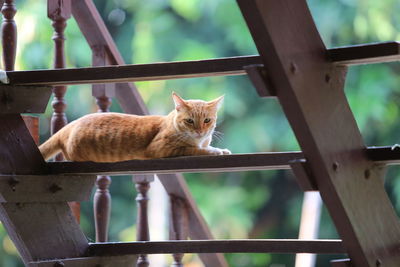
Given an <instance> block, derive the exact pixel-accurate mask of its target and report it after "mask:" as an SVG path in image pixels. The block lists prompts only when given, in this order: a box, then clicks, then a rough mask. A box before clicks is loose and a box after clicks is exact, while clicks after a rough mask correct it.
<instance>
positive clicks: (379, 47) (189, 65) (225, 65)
mask: <svg viewBox="0 0 400 267" xmlns="http://www.w3.org/2000/svg"><path fill="white" fill-rule="evenodd" d="M327 57H329V58H330V60H331V61H333V62H336V63H337V64H340V65H354V64H365V63H381V62H388V61H395V60H400V43H399V42H386V43H376V44H365V45H357V46H347V47H339V48H332V49H328V55H327ZM260 64H263V62H262V60H261V58H260V57H259V56H239V57H229V58H219V59H208V60H198V61H182V62H169V63H153V64H138V65H119V66H106V67H90V68H72V69H53V70H32V71H8V72H7V76H8V78H9V80H10V83H11V84H13V85H68V84H94V83H121V82H136V81H154V80H168V79H180V78H194V77H208V76H221V75H244V74H246V71H245V70H244V68H245V67H246V66H249V65H260Z"/></svg>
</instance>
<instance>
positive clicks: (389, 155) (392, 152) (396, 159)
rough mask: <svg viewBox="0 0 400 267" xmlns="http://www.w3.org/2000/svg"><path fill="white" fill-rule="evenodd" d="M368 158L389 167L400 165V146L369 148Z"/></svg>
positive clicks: (367, 151)
mask: <svg viewBox="0 0 400 267" xmlns="http://www.w3.org/2000/svg"><path fill="white" fill-rule="evenodd" d="M366 153H367V157H368V158H369V159H370V160H373V161H375V162H376V163H382V164H387V165H392V164H400V146H399V145H397V144H396V145H394V146H381V147H369V148H368V149H367V150H366Z"/></svg>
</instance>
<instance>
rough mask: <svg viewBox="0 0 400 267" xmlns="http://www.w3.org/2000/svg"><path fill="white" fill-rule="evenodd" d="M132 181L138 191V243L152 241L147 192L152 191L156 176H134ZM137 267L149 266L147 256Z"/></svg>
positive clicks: (140, 257)
mask: <svg viewBox="0 0 400 267" xmlns="http://www.w3.org/2000/svg"><path fill="white" fill-rule="evenodd" d="M132 181H133V182H134V183H136V190H137V193H138V195H137V197H136V202H137V208H138V210H137V226H136V235H137V236H136V239H137V240H138V241H148V240H150V234H149V220H148V214H147V203H148V201H149V198H148V197H147V192H148V191H149V189H150V182H152V181H154V175H134V176H133V178H132ZM136 266H137V267H147V266H149V260H148V259H147V255H144V254H141V255H139V258H138V260H137V265H136Z"/></svg>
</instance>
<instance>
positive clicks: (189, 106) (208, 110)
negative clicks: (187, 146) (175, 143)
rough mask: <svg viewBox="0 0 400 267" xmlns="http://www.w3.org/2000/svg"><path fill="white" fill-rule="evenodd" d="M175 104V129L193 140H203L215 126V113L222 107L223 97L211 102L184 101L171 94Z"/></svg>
mask: <svg viewBox="0 0 400 267" xmlns="http://www.w3.org/2000/svg"><path fill="white" fill-rule="evenodd" d="M172 99H173V100H174V103H175V110H176V116H175V118H174V125H175V128H176V129H177V130H178V131H180V132H184V133H186V134H187V135H189V136H190V137H192V138H194V139H198V140H201V139H204V138H206V137H208V136H210V135H211V134H212V133H213V131H214V129H215V126H216V122H217V111H218V109H219V108H220V107H221V105H222V101H223V99H224V96H220V97H218V98H216V99H214V100H212V101H209V102H206V101H203V100H184V99H182V98H181V97H180V96H179V95H177V94H176V93H172Z"/></svg>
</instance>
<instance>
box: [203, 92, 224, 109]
mask: <svg viewBox="0 0 400 267" xmlns="http://www.w3.org/2000/svg"><path fill="white" fill-rule="evenodd" d="M224 97H225V95H222V96H220V97H218V98H216V99H214V100H211V101H210V102H207V104H208V105H209V106H213V107H215V108H216V109H219V108H220V107H221V106H222V103H223V102H224Z"/></svg>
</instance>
